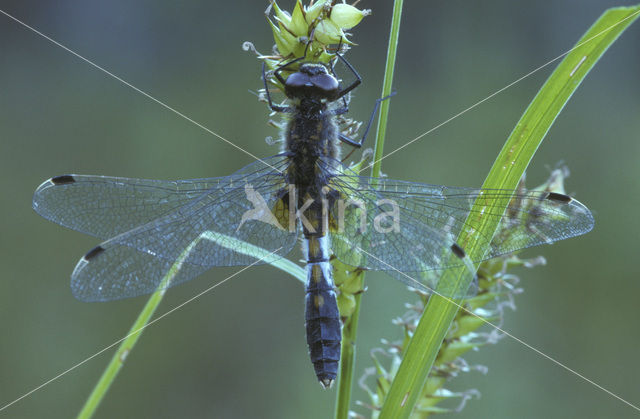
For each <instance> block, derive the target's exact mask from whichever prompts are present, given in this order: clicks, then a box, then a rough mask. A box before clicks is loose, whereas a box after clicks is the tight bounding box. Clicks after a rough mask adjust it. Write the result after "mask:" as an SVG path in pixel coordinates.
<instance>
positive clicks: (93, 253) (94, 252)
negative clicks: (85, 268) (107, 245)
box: [84, 246, 104, 261]
mask: <svg viewBox="0 0 640 419" xmlns="http://www.w3.org/2000/svg"><path fill="white" fill-rule="evenodd" d="M102 252H104V247H102V246H96V247H94V248H93V249H91V250H89V251H88V252H87V254H86V255H84V260H86V261H90V260H91V259H93V258H95V257H96V256H98V255H99V254H100V253H102Z"/></svg>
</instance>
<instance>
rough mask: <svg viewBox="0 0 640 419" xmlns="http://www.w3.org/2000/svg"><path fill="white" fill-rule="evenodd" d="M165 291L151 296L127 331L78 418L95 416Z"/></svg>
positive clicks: (84, 418) (85, 418)
mask: <svg viewBox="0 0 640 419" xmlns="http://www.w3.org/2000/svg"><path fill="white" fill-rule="evenodd" d="M165 291H166V289H162V290H158V291H156V292H154V293H153V294H152V295H151V298H149V301H147V304H145V306H144V308H143V309H142V311H141V312H140V314H139V315H138V318H137V319H136V321H135V323H133V326H131V329H130V330H129V333H127V336H126V338H125V339H124V340H123V341H122V343H121V344H120V346H119V347H118V350H117V351H116V353H115V354H114V355H113V357H112V358H111V362H109V365H107V368H106V369H105V370H104V372H103V373H102V376H101V377H100V379H99V380H98V383H97V384H96V386H95V387H94V389H93V391H92V392H91V394H90V395H89V398H88V399H87V401H86V402H85V404H84V406H83V407H82V410H81V411H80V413H79V414H78V419H87V418H90V417H91V416H93V414H94V413H95V410H96V409H97V408H98V405H99V404H100V402H101V401H102V399H103V398H104V396H105V394H106V393H107V391H108V390H109V387H111V383H113V380H114V379H115V378H116V375H118V372H119V371H120V368H122V365H123V364H124V361H125V360H126V358H127V356H128V355H129V352H131V349H133V346H134V345H135V344H136V342H137V341H138V338H140V335H141V334H142V329H144V327H145V326H146V325H147V323H149V320H150V319H151V316H153V313H154V312H155V311H156V309H157V308H158V305H159V304H160V302H161V301H162V298H163V297H164V293H165Z"/></svg>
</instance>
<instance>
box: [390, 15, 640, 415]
mask: <svg viewBox="0 0 640 419" xmlns="http://www.w3.org/2000/svg"><path fill="white" fill-rule="evenodd" d="M638 13H640V6H635V7H629V8H615V9H609V10H607V11H606V12H605V13H604V14H603V15H602V16H601V17H600V19H598V21H597V22H596V23H595V24H594V25H593V26H592V27H591V28H590V29H589V30H588V31H587V33H586V34H585V35H584V36H583V37H582V38H581V39H580V41H579V42H578V43H577V44H576V47H574V49H573V50H572V51H571V52H570V53H568V54H567V55H566V57H565V58H564V60H563V61H562V62H561V63H560V65H559V66H558V67H557V68H556V70H555V71H554V72H553V73H552V74H551V76H550V77H549V79H548V80H547V81H546V82H545V84H544V85H543V87H542V89H541V90H540V91H539V92H538V94H537V95H536V97H535V98H534V99H533V101H532V102H531V104H530V105H529V107H528V108H527V110H526V111H525V113H524V115H523V116H522V118H521V119H520V121H519V122H518V124H517V125H516V127H515V128H514V130H513V131H512V133H511V135H510V136H509V138H508V139H507V142H506V143H505V145H504V147H503V148H502V151H501V152H500V154H499V155H498V157H497V159H496V161H495V163H494V164H493V167H492V168H491V171H490V172H489V175H488V176H487V179H486V180H485V182H484V184H483V188H500V189H515V188H516V186H517V184H518V182H519V180H520V178H521V177H522V175H523V173H524V171H525V169H526V168H527V166H528V164H529V162H530V161H531V159H532V157H533V155H534V153H535V151H536V150H537V149H538V146H539V145H540V143H541V142H542V140H543V138H544V137H545V135H546V133H547V131H548V130H549V128H550V127H551V125H552V123H553V122H554V121H555V119H556V117H557V116H558V114H559V113H560V111H561V110H562V108H563V107H564V105H565V104H566V103H567V101H568V100H569V98H570V97H571V95H572V94H573V92H574V91H575V90H576V89H577V87H578V86H579V85H580V83H581V82H582V80H583V79H584V78H585V76H586V75H587V73H588V72H589V70H590V69H591V68H592V67H593V66H594V65H595V63H596V62H597V61H598V59H599V58H600V57H601V56H602V54H604V52H605V51H606V50H607V48H608V47H609V46H610V45H611V44H612V43H613V42H614V41H615V40H616V39H617V38H618V36H620V34H621V33H622V32H623V31H624V30H625V29H626V28H627V27H628V26H629V25H630V24H631V23H632V22H633V21H634V20H635V19H636V18H637V16H638ZM481 201H482V200H481V199H480V198H479V199H478V200H476V202H475V203H474V207H473V209H474V210H473V211H472V212H471V214H470V215H469V217H468V218H467V221H466V222H467V223H468V225H470V226H471V227H473V228H475V229H476V230H477V231H479V235H482V236H485V237H492V236H493V234H494V233H495V231H496V229H497V227H498V224H497V222H494V221H492V220H489V219H487V218H484V219H483V218H482V217H481V216H480V215H477V214H480V212H479V211H480V210H481V209H482V208H483V207H484V203H483V202H481ZM507 204H508V200H505V201H503V202H500V203H497V205H495V206H492V207H491V211H493V212H500V211H501V210H502V211H504V208H505V207H506V205H507ZM474 214H476V215H474ZM458 242H459V243H463V244H464V246H463V247H465V248H466V250H467V253H468V254H469V256H470V257H471V258H472V259H474V260H481V259H482V258H483V257H484V255H485V254H486V251H487V249H485V248H482V247H481V246H479V245H478V244H477V242H475V241H474V240H473V239H472V238H470V237H469V236H468V235H465V234H464V233H462V234H461V235H460V236H459V238H458ZM445 276H446V277H448V278H452V279H453V281H454V282H453V284H454V286H455V287H456V288H457V289H464V288H465V286H467V285H468V282H469V281H470V279H471V275H470V274H468V273H467V272H466V270H465V269H464V268H462V269H461V268H454V269H449V270H447V271H445V272H444V273H443V277H445ZM441 281H442V280H441ZM461 302H462V300H453V301H452V300H450V299H447V298H442V297H439V296H437V295H433V296H431V298H430V299H429V303H428V304H427V307H426V308H425V311H424V313H423V315H422V317H421V319H420V322H419V324H418V326H417V328H416V330H415V333H414V335H413V337H412V339H411V342H410V344H409V346H408V348H407V351H406V353H405V354H404V357H403V361H402V363H401V365H400V368H399V369H398V372H397V374H396V376H395V378H394V380H393V383H392V385H391V388H390V390H389V393H388V396H387V398H386V400H385V403H384V405H383V407H382V410H381V412H380V416H379V417H380V418H381V419H386V418H393V419H402V418H408V417H409V415H410V414H411V412H412V411H413V407H414V406H415V404H416V402H417V400H418V399H419V397H420V395H421V392H422V389H423V387H424V385H425V383H426V380H427V377H428V374H429V371H430V369H431V366H432V365H433V362H434V360H435V358H436V355H437V353H438V350H439V348H440V345H441V344H442V341H443V339H444V337H445V336H446V334H447V332H448V330H449V328H450V326H451V323H452V321H453V319H454V317H455V315H456V313H457V311H458V308H459V307H458V306H457V305H456V304H460V303H461Z"/></svg>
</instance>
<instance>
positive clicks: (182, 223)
mask: <svg viewBox="0 0 640 419" xmlns="http://www.w3.org/2000/svg"><path fill="white" fill-rule="evenodd" d="M274 163H275V162H274ZM281 163H282V164H278V165H277V166H275V167H276V168H278V167H280V168H284V167H285V166H286V162H285V161H284V160H283V161H282V162H281ZM272 166H274V165H273V164H272ZM98 179H99V180H100V181H101V182H102V183H98V184H99V185H102V186H101V187H100V189H101V190H102V191H103V192H105V193H96V192H93V193H94V196H100V197H101V199H102V202H106V203H122V204H123V207H124V208H134V209H136V210H138V212H136V211H132V212H131V214H127V212H126V211H124V210H121V209H120V207H117V206H116V207H117V208H116V209H117V213H118V214H122V218H118V217H114V216H111V212H110V210H111V209H113V208H108V207H107V208H105V207H103V206H101V205H91V204H90V203H85V200H83V199H81V198H80V195H78V192H75V191H74V192H73V194H72V195H71V196H75V197H78V201H79V202H80V203H81V204H82V205H84V207H82V208H83V209H85V212H76V214H77V216H78V218H79V219H80V220H81V222H77V221H76V220H77V219H74V218H72V217H69V216H66V215H58V216H55V217H51V218H52V219H54V220H55V221H57V222H60V223H61V224H63V225H71V226H76V227H78V229H80V227H82V228H83V229H84V228H89V229H93V231H94V232H96V234H97V232H99V231H101V232H105V231H112V230H113V231H118V230H119V229H121V227H119V226H115V224H116V223H115V221H117V220H119V219H120V220H124V221H123V222H125V223H128V224H127V225H128V226H131V225H135V224H136V223H138V224H139V223H140V222H144V221H146V220H147V219H149V218H152V219H151V221H148V222H146V223H144V224H141V225H138V226H137V227H135V228H133V229H130V230H129V231H126V232H124V233H121V234H120V235H117V236H116V237H114V238H112V239H110V240H107V241H105V242H103V243H102V244H100V245H99V246H97V247H96V248H94V249H92V250H91V251H89V252H88V253H87V254H86V255H85V256H84V257H83V258H82V259H81V260H80V261H79V262H78V264H77V266H76V268H75V270H74V271H73V274H72V277H71V288H72V291H73V293H74V295H75V296H76V298H78V299H80V300H84V301H107V300H114V299H119V298H125V297H133V296H137V295H142V294H147V293H151V292H153V291H155V290H156V289H158V288H159V287H160V286H161V285H162V287H170V286H173V285H177V284H179V283H181V282H184V281H187V280H190V279H192V278H194V277H195V276H197V275H199V274H201V273H203V272H205V271H206V270H208V269H209V268H211V267H213V266H234V265H250V264H254V263H265V261H260V260H258V259H257V258H256V257H255V251H254V249H255V248H256V247H257V248H261V249H264V250H267V251H269V252H275V251H276V250H277V251H278V252H277V256H276V257H274V258H272V259H271V260H273V259H277V258H278V257H281V256H283V255H286V254H287V253H288V252H289V251H290V250H291V248H292V247H293V246H294V244H295V243H296V240H297V231H296V230H295V229H292V230H290V229H286V226H287V222H288V218H287V217H288V212H287V209H286V208H285V207H284V204H283V200H282V197H283V194H284V192H285V191H286V189H285V183H284V176H283V174H282V173H280V172H278V171H276V170H275V169H274V168H273V167H270V166H265V165H264V164H263V163H260V162H258V163H254V164H251V165H249V166H247V167H245V168H244V169H242V170H240V171H238V172H236V173H235V174H233V175H231V176H228V177H227V178H222V179H216V180H215V182H212V180H198V181H181V182H178V183H164V185H163V186H165V188H163V189H159V188H158V186H157V184H154V183H147V182H149V181H142V182H140V181H137V180H134V181H131V180H129V181H130V183H129V184H128V186H119V185H117V186H116V185H114V184H113V183H112V182H108V181H105V180H104V179H101V178H98ZM73 183H75V182H73ZM73 183H69V184H68V185H73ZM176 184H181V185H184V186H187V185H190V186H189V188H183V189H181V190H176V187H175V185H176ZM210 184H214V186H213V187H211V188H209V189H204V186H205V185H210ZM167 185H174V186H172V189H167V188H166V186H167ZM60 186H64V184H63V183H61V184H59V185H56V184H55V183H54V186H50V188H54V189H55V188H58V187H60ZM132 187H135V190H136V191H141V190H142V191H143V192H141V193H140V195H138V196H136V195H132V196H131V197H130V198H129V199H127V194H126V192H124V190H126V188H132ZM199 187H201V188H202V189H201V190H200V191H199V192H197V190H198V188H199ZM91 188H94V189H93V190H94V191H95V188H96V186H95V184H94V185H93V186H90V187H89V189H91ZM123 188H124V189H123ZM114 190H115V191H117V193H115V194H113V195H111V196H109V195H108V194H106V191H114ZM167 190H169V191H171V193H169V194H167ZM78 191H79V190H78ZM174 191H175V192H174ZM36 195H38V194H36ZM256 196H258V197H260V201H255V199H253V200H252V198H255V197H256ZM110 197H113V198H114V199H111V198H110ZM159 197H163V199H159ZM141 198H149V199H151V200H152V202H154V203H156V204H152V203H150V201H149V200H143V199H141ZM158 199H159V200H158ZM165 199H166V200H165ZM46 201H47V202H48V203H51V202H54V201H55V200H52V199H48V200H46ZM42 202H45V200H43V201H42ZM82 205H81V206H82ZM260 205H262V207H261V206H260ZM48 207H49V208H52V206H51V205H48ZM145 208H146V209H147V210H151V211H150V212H149V211H144V209H145ZM264 212H268V213H270V214H274V215H273V217H272V218H270V219H269V218H267V219H266V221H265V219H264V218H261V215H262V214H263V213H264ZM149 213H151V214H152V215H149ZM55 214H60V212H59V211H57V210H56V212H55ZM103 216H104V217H107V219H109V221H108V222H105V221H104V220H103V218H100V217H103ZM96 217H98V218H97V219H98V221H97V222H98V223H99V224H100V229H94V228H93V227H92V226H91V224H90V222H91V220H92V219H94V218H96ZM285 218H286V219H285ZM283 226H284V227H283ZM176 268H179V269H176ZM170 270H171V275H172V279H171V281H170V282H168V283H163V282H162V281H163V278H165V277H166V276H167V274H168V273H169V272H170Z"/></svg>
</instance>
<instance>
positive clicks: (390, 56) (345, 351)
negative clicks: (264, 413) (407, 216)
mask: <svg viewBox="0 0 640 419" xmlns="http://www.w3.org/2000/svg"><path fill="white" fill-rule="evenodd" d="M402 3H403V0H395V1H394V5H393V17H392V19H391V30H390V35H389V46H388V48H387V61H386V64H385V71H384V81H383V84H382V96H381V97H386V96H389V95H390V94H391V88H392V85H393V71H394V68H395V63H396V55H397V50H398V37H399V34H400V20H401V17H402ZM389 106H390V101H389V100H385V101H383V102H382V103H381V105H380V115H379V117H378V125H377V128H376V142H375V146H374V147H375V148H374V160H373V164H372V169H371V176H372V177H379V176H380V170H381V159H382V153H383V149H384V139H385V135H386V130H387V120H388V118H389ZM359 276H360V281H361V282H362V283H364V272H361V273H360V274H359ZM363 289H364V288H363ZM361 301H362V294H358V295H356V296H355V308H354V311H353V314H352V315H351V317H350V318H349V319H348V320H347V322H346V323H345V325H344V327H343V329H342V353H341V355H340V370H339V376H338V390H337V393H338V394H337V398H336V409H335V417H336V418H337V419H347V418H348V417H349V406H350V404H351V390H352V388H353V376H354V371H355V362H356V337H357V333H358V319H359V318H360V306H361Z"/></svg>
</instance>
